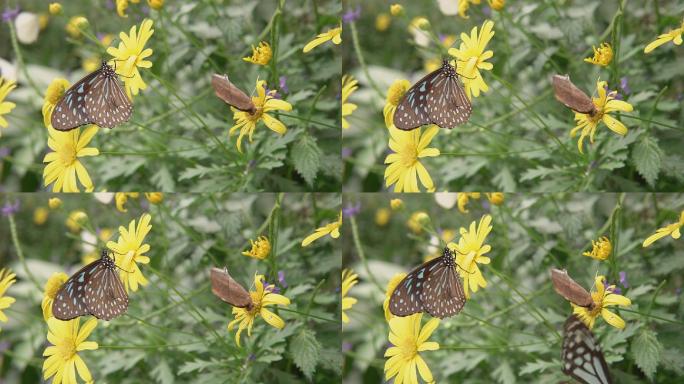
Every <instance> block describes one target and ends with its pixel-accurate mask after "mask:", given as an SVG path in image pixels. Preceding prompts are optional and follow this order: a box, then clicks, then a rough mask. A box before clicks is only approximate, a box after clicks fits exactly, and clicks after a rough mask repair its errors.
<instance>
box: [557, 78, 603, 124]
mask: <svg viewBox="0 0 684 384" xmlns="http://www.w3.org/2000/svg"><path fill="white" fill-rule="evenodd" d="M551 82H552V84H553V91H554V95H555V96H556V100H558V101H560V102H561V103H563V105H565V106H566V107H568V108H570V109H572V110H573V111H575V112H577V113H584V114H587V115H589V116H594V115H596V106H595V105H594V103H593V102H592V100H591V98H590V97H589V96H587V94H586V93H584V92H583V91H582V90H581V89H579V88H577V86H575V84H573V83H572V81H570V76H568V75H564V76H561V75H553V77H552V78H551Z"/></svg>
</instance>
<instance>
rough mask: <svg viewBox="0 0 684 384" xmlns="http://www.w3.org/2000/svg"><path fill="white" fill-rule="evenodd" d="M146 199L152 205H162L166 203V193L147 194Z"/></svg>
mask: <svg viewBox="0 0 684 384" xmlns="http://www.w3.org/2000/svg"><path fill="white" fill-rule="evenodd" d="M145 198H146V199H147V201H149V202H150V204H154V205H157V204H161V202H162V201H164V193H162V192H145Z"/></svg>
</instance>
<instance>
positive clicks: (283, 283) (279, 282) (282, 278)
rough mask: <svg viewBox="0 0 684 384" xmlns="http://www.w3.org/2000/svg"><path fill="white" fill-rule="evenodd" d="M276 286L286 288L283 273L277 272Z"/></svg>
mask: <svg viewBox="0 0 684 384" xmlns="http://www.w3.org/2000/svg"><path fill="white" fill-rule="evenodd" d="M278 284H280V286H281V287H283V288H287V281H285V271H278Z"/></svg>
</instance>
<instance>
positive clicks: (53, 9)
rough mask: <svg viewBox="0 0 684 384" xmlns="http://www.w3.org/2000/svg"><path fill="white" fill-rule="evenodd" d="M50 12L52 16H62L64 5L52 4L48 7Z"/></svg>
mask: <svg viewBox="0 0 684 384" xmlns="http://www.w3.org/2000/svg"><path fill="white" fill-rule="evenodd" d="M48 11H49V12H50V14H51V15H61V14H62V4H60V3H50V5H49V6H48Z"/></svg>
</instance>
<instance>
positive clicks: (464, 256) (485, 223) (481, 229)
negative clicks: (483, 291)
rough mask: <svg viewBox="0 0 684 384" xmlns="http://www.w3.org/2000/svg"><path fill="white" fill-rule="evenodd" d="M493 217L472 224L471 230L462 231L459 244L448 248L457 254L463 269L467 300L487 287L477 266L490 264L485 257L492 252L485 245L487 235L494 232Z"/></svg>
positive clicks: (458, 261) (462, 274)
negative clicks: (471, 293) (480, 289)
mask: <svg viewBox="0 0 684 384" xmlns="http://www.w3.org/2000/svg"><path fill="white" fill-rule="evenodd" d="M491 223H492V217H491V216H489V215H484V216H482V218H481V219H480V223H479V225H476V223H475V222H474V221H473V222H472V223H470V228H469V230H467V231H466V229H465V228H461V229H460V231H459V232H460V234H461V238H460V239H459V240H458V244H454V243H449V244H447V246H448V247H449V248H450V249H451V250H453V251H455V252H456V264H458V266H459V268H463V270H464V273H461V276H462V277H463V290H464V291H465V295H466V299H470V292H471V291H472V292H473V293H475V292H477V291H478V289H479V288H480V287H482V288H484V287H486V286H487V281H486V280H485V278H484V277H483V276H482V272H481V271H480V268H479V267H478V266H477V264H489V263H490V261H491V260H490V258H489V257H487V256H484V255H485V254H486V253H487V252H489V251H491V250H492V247H491V246H490V245H489V244H485V243H484V242H485V240H487V235H489V233H490V232H491V231H492V225H491Z"/></svg>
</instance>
